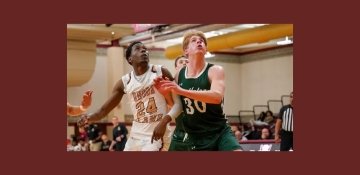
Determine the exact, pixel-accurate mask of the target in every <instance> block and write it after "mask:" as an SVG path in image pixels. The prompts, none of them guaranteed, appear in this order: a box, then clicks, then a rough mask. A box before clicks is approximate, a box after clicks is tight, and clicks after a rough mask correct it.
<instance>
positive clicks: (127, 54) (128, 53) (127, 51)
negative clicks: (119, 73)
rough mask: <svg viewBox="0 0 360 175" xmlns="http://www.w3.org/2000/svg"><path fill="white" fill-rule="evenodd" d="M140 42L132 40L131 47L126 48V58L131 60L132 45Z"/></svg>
mask: <svg viewBox="0 0 360 175" xmlns="http://www.w3.org/2000/svg"><path fill="white" fill-rule="evenodd" d="M138 43H141V44H142V42H140V41H135V42H132V43H131V44H130V45H129V47H128V48H127V49H126V52H125V58H126V60H129V57H130V55H131V50H132V47H133V46H134V45H135V44H138Z"/></svg>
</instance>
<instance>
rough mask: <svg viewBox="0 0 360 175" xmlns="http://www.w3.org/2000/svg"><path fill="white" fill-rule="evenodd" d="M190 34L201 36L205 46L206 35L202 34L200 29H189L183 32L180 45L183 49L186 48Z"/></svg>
mask: <svg viewBox="0 0 360 175" xmlns="http://www.w3.org/2000/svg"><path fill="white" fill-rule="evenodd" d="M192 36H199V37H201V38H202V39H203V40H204V42H205V46H207V40H206V37H205V35H204V33H203V32H202V31H198V30H189V31H187V32H185V33H184V39H183V42H182V47H183V50H185V49H186V48H187V46H188V45H189V42H190V38H191V37H192Z"/></svg>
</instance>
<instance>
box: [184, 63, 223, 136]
mask: <svg viewBox="0 0 360 175" xmlns="http://www.w3.org/2000/svg"><path fill="white" fill-rule="evenodd" d="M211 66H213V64H209V63H206V65H205V67H204V69H203V70H202V72H200V74H199V75H198V76H197V77H194V78H188V77H187V76H186V73H187V67H185V68H182V69H181V70H180V72H179V77H178V84H179V86H180V87H181V88H183V89H187V90H195V91H207V90H210V87H211V82H210V80H209V78H208V71H209V68H210V67H211ZM180 98H181V102H182V105H183V111H184V118H183V123H184V130H185V131H186V132H187V133H189V134H196V135H207V134H213V133H217V132H220V131H221V130H222V129H223V128H224V127H225V126H226V122H227V119H226V117H225V114H224V113H223V102H224V100H222V102H221V103H220V104H209V103H204V102H201V101H198V100H194V99H190V98H188V97H185V96H180Z"/></svg>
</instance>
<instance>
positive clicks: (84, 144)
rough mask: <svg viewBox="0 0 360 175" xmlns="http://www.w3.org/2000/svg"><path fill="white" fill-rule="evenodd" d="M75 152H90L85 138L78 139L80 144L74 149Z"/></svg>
mask: <svg viewBox="0 0 360 175" xmlns="http://www.w3.org/2000/svg"><path fill="white" fill-rule="evenodd" d="M74 151H89V144H88V143H87V142H86V140H85V139H84V138H81V137H78V144H77V145H76V146H75V147H74Z"/></svg>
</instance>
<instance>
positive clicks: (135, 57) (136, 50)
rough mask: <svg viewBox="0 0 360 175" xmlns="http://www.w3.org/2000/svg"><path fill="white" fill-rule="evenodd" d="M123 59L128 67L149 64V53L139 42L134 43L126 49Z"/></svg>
mask: <svg viewBox="0 0 360 175" xmlns="http://www.w3.org/2000/svg"><path fill="white" fill-rule="evenodd" d="M125 57H126V60H127V62H128V63H129V64H130V65H133V64H139V63H146V64H147V63H149V52H148V50H147V48H146V47H145V45H144V44H143V43H142V42H140V41H135V42H133V43H131V44H130V45H129V47H128V48H127V49H126V52H125Z"/></svg>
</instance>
